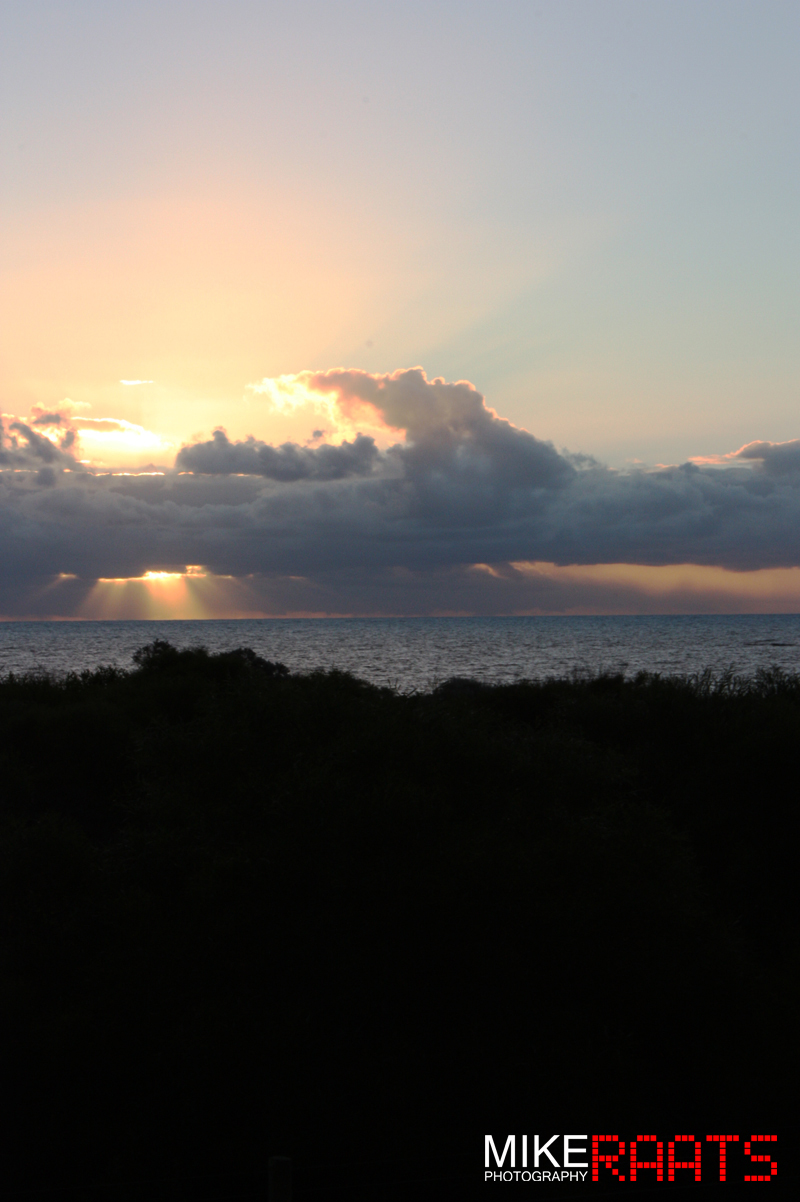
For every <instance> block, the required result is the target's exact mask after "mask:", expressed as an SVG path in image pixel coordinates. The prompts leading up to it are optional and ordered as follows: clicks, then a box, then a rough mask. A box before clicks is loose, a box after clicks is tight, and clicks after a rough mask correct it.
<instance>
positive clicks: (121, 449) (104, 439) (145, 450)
mask: <svg viewBox="0 0 800 1202" xmlns="http://www.w3.org/2000/svg"><path fill="white" fill-rule="evenodd" d="M140 382H141V383H146V382H147V381H140ZM90 408H91V406H90V405H89V404H87V403H86V402H85V401H72V400H70V399H69V398H66V399H65V400H63V401H61V402H59V403H58V404H57V405H54V406H52V407H51V408H45V407H44V406H42V405H35V406H33V407H32V409H31V411H30V413H29V414H28V416H27V418H22V419H20V418H17V417H15V416H13V415H11V414H4V415H3V416H4V417H5V418H6V419H7V421H8V422H9V427H10V428H12V429H13V426H14V424H16V425H17V427H18V431H19V434H20V437H22V438H23V439H26V440H27V441H28V442H30V437H29V436H28V434H26V433H25V427H27V428H28V429H30V430H32V431H33V432H34V433H35V435H36V436H37V437H38V438H43V439H46V440H47V442H50V443H51V444H52V445H53V447H54V448H61V449H62V450H69V452H70V454H71V455H72V456H73V457H74V459H75V460H77V461H78V462H79V463H81V464H83V465H84V466H85V467H90V468H98V469H100V470H110V469H115V468H116V469H126V468H127V469H131V468H133V469H135V468H137V467H141V466H143V465H145V464H147V463H151V462H153V461H158V462H160V463H166V462H167V461H169V462H170V463H171V462H172V459H173V458H174V455H175V445H174V443H172V442H170V441H169V440H168V439H166V438H164V437H163V436H162V435H161V434H157V433H155V432H154V431H152V430H148V429H147V428H146V427H145V426H142V425H139V424H138V423H136V422H131V421H127V420H126V419H124V418H117V417H88V416H87V414H86V411H87V410H88V409H90ZM20 423H21V424H20Z"/></svg>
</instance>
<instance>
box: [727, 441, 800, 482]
mask: <svg viewBox="0 0 800 1202" xmlns="http://www.w3.org/2000/svg"><path fill="white" fill-rule="evenodd" d="M733 458H735V459H752V460H755V461H756V463H757V464H758V465H759V466H760V467H761V470H762V471H764V472H766V473H767V474H768V475H770V476H785V475H788V474H789V473H790V472H800V438H793V439H792V440H791V441H790V442H749V443H747V445H746V446H743V447H741V448H740V449H739V450H738V451H736V452H735V453H734V456H733Z"/></svg>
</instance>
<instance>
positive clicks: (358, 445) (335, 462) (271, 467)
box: [175, 430, 379, 483]
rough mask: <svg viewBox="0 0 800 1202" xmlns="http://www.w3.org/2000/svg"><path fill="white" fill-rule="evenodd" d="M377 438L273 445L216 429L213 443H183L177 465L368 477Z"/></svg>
mask: <svg viewBox="0 0 800 1202" xmlns="http://www.w3.org/2000/svg"><path fill="white" fill-rule="evenodd" d="M378 459H379V455H378V448H377V447H376V445H375V440H374V439H373V438H369V437H367V436H366V435H364V434H358V435H356V438H355V439H354V441H353V442H342V443H341V444H340V445H339V446H329V445H327V444H325V445H323V446H320V447H316V448H312V447H301V446H298V445H297V444H296V443H292V442H286V443H284V444H283V445H282V446H279V447H273V446H270V445H269V444H268V443H265V442H260V441H259V440H258V439H255V438H247V439H244V440H243V441H241V442H231V441H230V440H229V439H228V436H227V434H226V433H225V431H224V430H215V431H214V434H213V436H212V438H211V439H210V440H209V441H208V442H199V443H194V444H193V445H192V446H187V447H182V448H181V450H180V451H179V452H178V456H177V459H176V460H175V466H176V468H177V469H178V470H179V471H184V472H199V473H202V474H204V475H211V476H215V475H253V476H265V477H267V478H268V479H270V480H281V481H283V482H284V483H289V482H291V481H295V480H344V479H345V478H346V477H348V476H369V475H371V474H372V472H373V471H374V470H375V468H376V466H377V463H378Z"/></svg>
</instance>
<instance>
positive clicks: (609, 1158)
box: [592, 1135, 625, 1181]
mask: <svg viewBox="0 0 800 1202" xmlns="http://www.w3.org/2000/svg"><path fill="white" fill-rule="evenodd" d="M614 1143H616V1144H618V1145H619V1151H618V1152H601V1151H600V1149H599V1145H600V1144H614ZM624 1155H625V1142H624V1140H621V1139H619V1137H618V1136H616V1135H593V1136H592V1181H597V1180H599V1177H600V1165H601V1164H604V1165H605V1166H606V1168H608V1169H611V1172H612V1173H613V1174H614V1176H615V1177H619V1179H620V1181H624V1180H625V1174H624V1173H620V1171H619V1169H618V1168H616V1167H615V1165H616V1162H617V1161H618V1160H619V1158H620V1156H624Z"/></svg>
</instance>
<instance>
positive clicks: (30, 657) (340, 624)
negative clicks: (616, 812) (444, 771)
mask: <svg viewBox="0 0 800 1202" xmlns="http://www.w3.org/2000/svg"><path fill="white" fill-rule="evenodd" d="M153 639H167V640H168V641H169V642H171V643H172V644H173V645H175V646H176V647H193V646H205V647H207V648H208V649H209V650H210V651H222V650H225V649H230V648H233V647H252V648H253V650H254V651H256V652H257V653H258V654H259V655H263V656H264V657H265V658H267V659H272V660H280V661H281V662H282V663H285V664H286V665H287V666H288V667H289V668H290V669H291V670H292V671H293V672H309V671H312V670H313V669H315V668H339V669H342V670H344V671H348V672H352V673H354V675H356V676H359V677H361V678H362V679H363V680H369V681H372V682H373V683H375V684H380V685H391V686H393V687H395V688H398V689H400V690H402V691H409V690H412V689H418V690H424V689H429V688H431V687H433V686H434V685H436V684H437V683H440V682H441V681H443V680H446V679H447V678H448V677H451V676H469V677H474V678H476V679H478V680H484V681H513V680H520V679H523V678H526V677H527V678H533V677H547V676H569V675H571V674H573V673H595V672H598V671H613V672H623V673H625V674H626V675H633V674H635V673H636V672H639V671H642V670H644V671H648V672H660V673H662V674H665V675H676V674H679V675H691V674H694V673H698V672H702V671H704V670H705V669H711V670H712V671H713V672H722V671H725V670H727V669H732V670H733V671H734V672H735V673H737V674H738V675H742V676H753V675H755V673H756V672H758V671H759V670H760V669H765V668H770V667H772V666H777V667H779V668H782V669H784V670H785V671H789V672H794V671H798V670H800V615H797V614H744V615H733V616H728V615H721V614H713V615H708V614H705V615H697V616H692V615H689V616H684V615H681V616H674V615H670V616H664V617H658V616H642V617H521V618H303V619H281V618H262V619H240V620H226V619H220V620H212V621H147V622H145V621H117V622H0V675H2V674H5V673H8V672H17V673H19V672H30V671H46V672H55V673H64V672H70V671H81V670H82V669H85V668H96V667H98V666H99V665H101V664H116V665H118V666H119V667H122V668H127V667H130V666H131V656H132V655H133V652H134V651H135V650H136V648H137V647H141V646H143V645H144V644H145V643H149V642H151V641H152V640H153Z"/></svg>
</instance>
